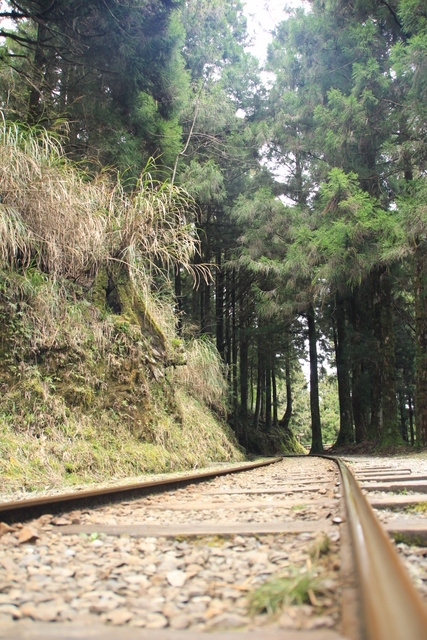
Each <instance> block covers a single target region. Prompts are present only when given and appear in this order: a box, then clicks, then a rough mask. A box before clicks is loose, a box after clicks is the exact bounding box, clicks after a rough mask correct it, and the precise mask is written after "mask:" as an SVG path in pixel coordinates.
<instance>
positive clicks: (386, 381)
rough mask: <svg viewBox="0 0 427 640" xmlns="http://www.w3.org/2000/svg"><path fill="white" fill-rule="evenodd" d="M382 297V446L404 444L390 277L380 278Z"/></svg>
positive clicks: (385, 275)
mask: <svg viewBox="0 0 427 640" xmlns="http://www.w3.org/2000/svg"><path fill="white" fill-rule="evenodd" d="M380 297H381V338H382V340H381V352H382V363H381V364H382V382H383V385H382V391H383V394H382V407H383V411H382V417H383V425H382V429H381V432H380V440H379V444H380V446H388V445H396V444H402V443H403V441H402V436H401V434H400V430H399V424H398V420H397V396H396V355H395V344H394V325H393V299H392V293H391V280H390V275H389V274H388V273H387V272H386V271H384V272H383V273H382V274H381V276H380Z"/></svg>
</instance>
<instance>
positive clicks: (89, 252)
mask: <svg viewBox="0 0 427 640" xmlns="http://www.w3.org/2000/svg"><path fill="white" fill-rule="evenodd" d="M152 169H154V162H153V161H150V162H149V163H148V164H147V166H146V167H145V169H144V171H143V172H142V174H141V176H140V178H139V180H138V181H137V183H136V184H134V185H131V184H129V183H127V182H126V181H123V179H122V177H121V176H120V175H118V176H116V177H115V178H114V179H113V178H112V176H111V175H108V174H107V173H106V172H104V173H101V174H100V175H97V176H90V175H89V174H88V173H87V172H86V171H84V170H83V169H82V168H81V167H79V166H78V165H76V164H75V163H73V162H71V161H69V160H68V159H67V158H66V156H65V154H64V150H63V147H62V145H61V140H60V138H58V137H57V136H55V135H53V134H51V133H48V132H47V131H46V130H44V129H40V128H29V127H27V126H25V125H18V124H15V123H12V124H11V123H8V122H6V121H4V120H2V121H0V193H1V202H0V259H1V262H2V265H3V266H6V267H12V268H15V267H19V268H24V269H25V268H27V267H28V266H30V265H32V266H34V265H36V266H37V267H38V268H40V269H41V270H43V271H44V272H46V273H49V274H50V275H52V276H54V277H57V276H65V277H68V278H73V279H75V280H77V279H79V278H82V277H84V276H87V274H88V273H92V274H93V273H94V272H95V271H97V270H98V269H99V268H101V267H102V266H106V265H111V264H117V263H120V264H121V265H123V266H124V267H125V268H126V270H127V271H128V273H129V275H130V277H131V278H132V279H133V281H134V282H135V283H137V284H138V286H139V287H140V289H141V292H142V293H144V292H146V291H147V290H148V289H149V284H150V282H151V279H152V277H153V274H155V275H156V276H158V275H159V274H162V275H164V274H167V273H168V272H169V270H170V267H171V266H172V265H176V264H179V265H180V266H181V267H182V268H184V269H186V270H187V271H188V272H190V273H191V274H192V275H193V277H194V278H195V280H197V279H198V278H200V277H204V278H208V277H209V270H208V269H207V267H203V266H202V267H194V266H193V265H192V258H193V256H194V254H195V253H196V252H197V250H198V247H199V241H198V237H197V233H196V228H195V226H194V223H193V219H194V214H195V209H194V206H193V203H192V200H191V198H190V196H189V195H188V194H187V193H186V192H185V191H183V190H182V189H180V188H179V187H176V186H174V185H172V184H170V183H169V182H168V181H164V182H161V181H158V180H155V179H154V178H153V177H152V173H150V171H151V170H152Z"/></svg>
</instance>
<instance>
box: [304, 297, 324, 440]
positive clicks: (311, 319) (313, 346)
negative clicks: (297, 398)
mask: <svg viewBox="0 0 427 640" xmlns="http://www.w3.org/2000/svg"><path fill="white" fill-rule="evenodd" d="M307 320H308V343H309V350H310V411H311V450H310V453H322V451H323V443H322V426H321V423H320V407H319V374H318V371H317V338H316V325H315V315H314V308H313V306H312V305H310V307H309V309H308V312H307Z"/></svg>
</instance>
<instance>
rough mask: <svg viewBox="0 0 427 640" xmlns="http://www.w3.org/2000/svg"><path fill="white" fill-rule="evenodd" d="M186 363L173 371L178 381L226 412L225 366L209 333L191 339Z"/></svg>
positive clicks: (211, 404)
mask: <svg viewBox="0 0 427 640" xmlns="http://www.w3.org/2000/svg"><path fill="white" fill-rule="evenodd" d="M185 351H186V354H187V364H186V366H185V367H177V368H176V369H175V370H174V371H173V372H172V374H171V375H172V379H173V381H174V383H175V384H177V385H178V386H180V387H181V388H184V389H185V390H186V392H187V393H188V394H189V395H191V396H193V397H194V398H198V399H199V400H200V401H201V402H204V403H205V404H207V405H208V406H209V407H212V408H213V409H215V411H217V412H218V413H219V414H222V415H225V413H226V409H227V406H226V398H227V380H226V366H225V365H224V363H223V361H222V360H221V357H220V355H219V353H218V351H217V349H216V347H215V344H214V343H213V341H212V340H210V339H209V338H208V337H203V338H200V339H198V340H191V341H189V342H188V343H187V344H186V348H185Z"/></svg>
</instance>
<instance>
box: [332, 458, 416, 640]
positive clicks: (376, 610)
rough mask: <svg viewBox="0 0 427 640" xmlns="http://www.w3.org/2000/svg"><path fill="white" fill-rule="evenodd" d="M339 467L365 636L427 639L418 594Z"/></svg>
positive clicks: (357, 489)
mask: <svg viewBox="0 0 427 640" xmlns="http://www.w3.org/2000/svg"><path fill="white" fill-rule="evenodd" d="M331 459H333V460H335V462H337V464H338V466H339V469H340V472H341V478H342V486H343V494H344V498H345V505H346V512H347V522H348V525H349V529H350V534H351V539H352V545H353V549H354V554H355V563H356V571H357V575H358V580H359V589H360V594H361V605H362V616H363V626H364V629H363V630H362V632H363V637H364V638H367V639H368V640H426V638H427V612H426V609H425V607H424V603H423V602H422V600H421V598H420V596H419V594H418V593H417V591H416V590H415V588H414V586H413V585H412V582H411V580H410V578H409V576H408V574H407V573H406V570H405V569H404V567H403V564H402V563H401V560H400V558H399V556H398V554H397V552H396V551H395V549H394V548H393V545H392V544H391V542H390V539H389V537H388V536H387V534H386V532H385V531H384V530H383V528H382V527H381V525H380V524H379V522H378V520H377V518H376V516H375V514H374V512H373V510H372V508H371V507H370V505H369V504H368V502H367V500H366V498H365V496H364V495H363V493H362V491H361V489H360V487H359V485H358V484H357V481H356V480H355V478H354V476H353V474H352V472H351V471H350V470H349V469H348V467H347V466H346V465H345V464H344V463H343V462H342V461H341V460H339V459H337V458H331Z"/></svg>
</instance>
